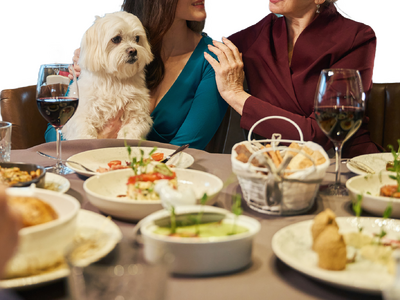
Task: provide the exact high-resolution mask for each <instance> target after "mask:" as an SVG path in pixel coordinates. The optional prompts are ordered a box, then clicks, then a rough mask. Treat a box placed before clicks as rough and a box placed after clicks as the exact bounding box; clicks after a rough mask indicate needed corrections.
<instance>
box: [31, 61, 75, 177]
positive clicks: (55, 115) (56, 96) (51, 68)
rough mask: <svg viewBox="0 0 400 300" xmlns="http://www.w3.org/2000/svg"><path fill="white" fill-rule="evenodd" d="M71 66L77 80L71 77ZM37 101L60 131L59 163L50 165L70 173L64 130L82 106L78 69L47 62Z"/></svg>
mask: <svg viewBox="0 0 400 300" xmlns="http://www.w3.org/2000/svg"><path fill="white" fill-rule="evenodd" d="M69 69H71V70H72V73H73V76H72V77H73V79H72V80H71V79H69V78H68V75H69ZM36 102H37V106H38V109H39V111H40V113H41V115H42V116H43V117H44V118H45V119H46V120H47V121H48V122H49V123H50V124H51V125H52V126H53V127H54V128H55V129H56V131H57V143H56V149H57V163H56V165H55V166H53V167H51V168H48V169H47V170H48V171H49V172H53V173H56V174H61V175H65V174H69V173H72V172H73V171H72V170H71V169H69V168H68V167H67V166H65V165H64V164H63V163H62V160H61V130H62V128H63V126H64V125H65V123H67V122H68V120H69V119H70V118H71V117H72V116H73V115H74V113H75V110H76V108H77V107H78V102H79V94H78V84H77V78H76V75H75V71H74V68H73V67H72V66H71V65H70V64H45V65H41V66H40V69H39V75H38V81H37V88H36Z"/></svg>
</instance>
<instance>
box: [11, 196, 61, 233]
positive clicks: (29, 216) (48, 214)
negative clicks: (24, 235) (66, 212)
mask: <svg viewBox="0 0 400 300" xmlns="http://www.w3.org/2000/svg"><path fill="white" fill-rule="evenodd" d="M8 203H9V205H10V206H11V207H13V208H14V209H15V210H17V211H18V212H19V213H20V214H21V217H22V224H23V227H29V226H34V225H39V224H43V223H47V222H50V221H53V220H55V219H57V218H58V215H57V213H56V212H55V211H54V209H53V208H52V207H51V206H50V205H49V204H47V203H46V202H44V201H42V200H40V199H37V198H33V197H17V196H13V197H9V199H8Z"/></svg>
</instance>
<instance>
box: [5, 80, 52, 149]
mask: <svg viewBox="0 0 400 300" xmlns="http://www.w3.org/2000/svg"><path fill="white" fill-rule="evenodd" d="M1 115H2V118H3V120H4V121H7V122H11V123H12V134H11V148H12V149H26V148H30V147H33V146H35V145H38V144H41V143H44V142H45V139H44V132H45V130H46V128H47V121H46V120H45V119H44V118H43V117H42V115H41V114H40V112H39V110H38V108H37V105H36V85H31V86H27V87H21V88H17V89H7V90H2V91H1Z"/></svg>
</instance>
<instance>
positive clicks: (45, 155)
mask: <svg viewBox="0 0 400 300" xmlns="http://www.w3.org/2000/svg"><path fill="white" fill-rule="evenodd" d="M36 153H37V154H39V155H41V156H44V157H47V158H51V159H55V160H57V157H54V156H51V155H49V154H46V153H43V152H41V151H36ZM62 161H63V162H68V163H71V164H76V165H78V166H81V167H82V168H84V169H85V170H86V171H88V172H92V173H96V172H95V171H93V170H91V169H89V168H88V167H85V166H84V165H82V164H81V163H78V162H76V161H71V160H68V159H62Z"/></svg>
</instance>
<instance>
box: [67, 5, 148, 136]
mask: <svg viewBox="0 0 400 300" xmlns="http://www.w3.org/2000/svg"><path fill="white" fill-rule="evenodd" d="M119 40H120V42H118V41H119ZM135 51H137V53H136V55H135ZM152 59H153V55H152V53H151V49H150V45H149V43H148V41H147V38H146V33H145V30H144V28H143V26H142V24H141V22H140V21H139V19H138V18H137V17H136V16H134V15H132V14H130V13H127V12H116V13H110V14H106V15H105V16H104V17H102V18H99V17H96V20H95V22H94V24H93V25H92V26H91V27H90V28H89V29H88V30H87V31H86V33H85V34H84V36H83V38H82V42H81V52H80V57H79V65H80V67H81V74H80V76H79V80H78V87H79V105H78V108H77V111H76V113H75V115H74V116H73V117H72V118H71V119H70V120H69V121H68V122H67V124H66V125H65V126H64V128H63V130H62V133H63V137H64V138H65V139H67V140H71V139H96V138H97V137H98V132H99V131H100V130H101V129H102V128H103V127H104V125H105V124H106V123H107V121H108V120H110V119H112V118H115V117H116V115H117V114H118V112H119V111H120V110H121V109H122V110H123V111H124V113H123V117H122V118H121V120H123V122H122V126H121V129H120V131H119V132H118V137H117V138H122V139H123V138H126V139H139V138H141V137H145V136H146V134H147V133H148V132H149V130H150V128H151V125H152V123H153V121H152V119H151V117H150V111H149V91H148V89H147V87H146V82H145V74H144V67H145V66H146V65H147V64H149V63H150V62H151V61H152Z"/></svg>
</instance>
